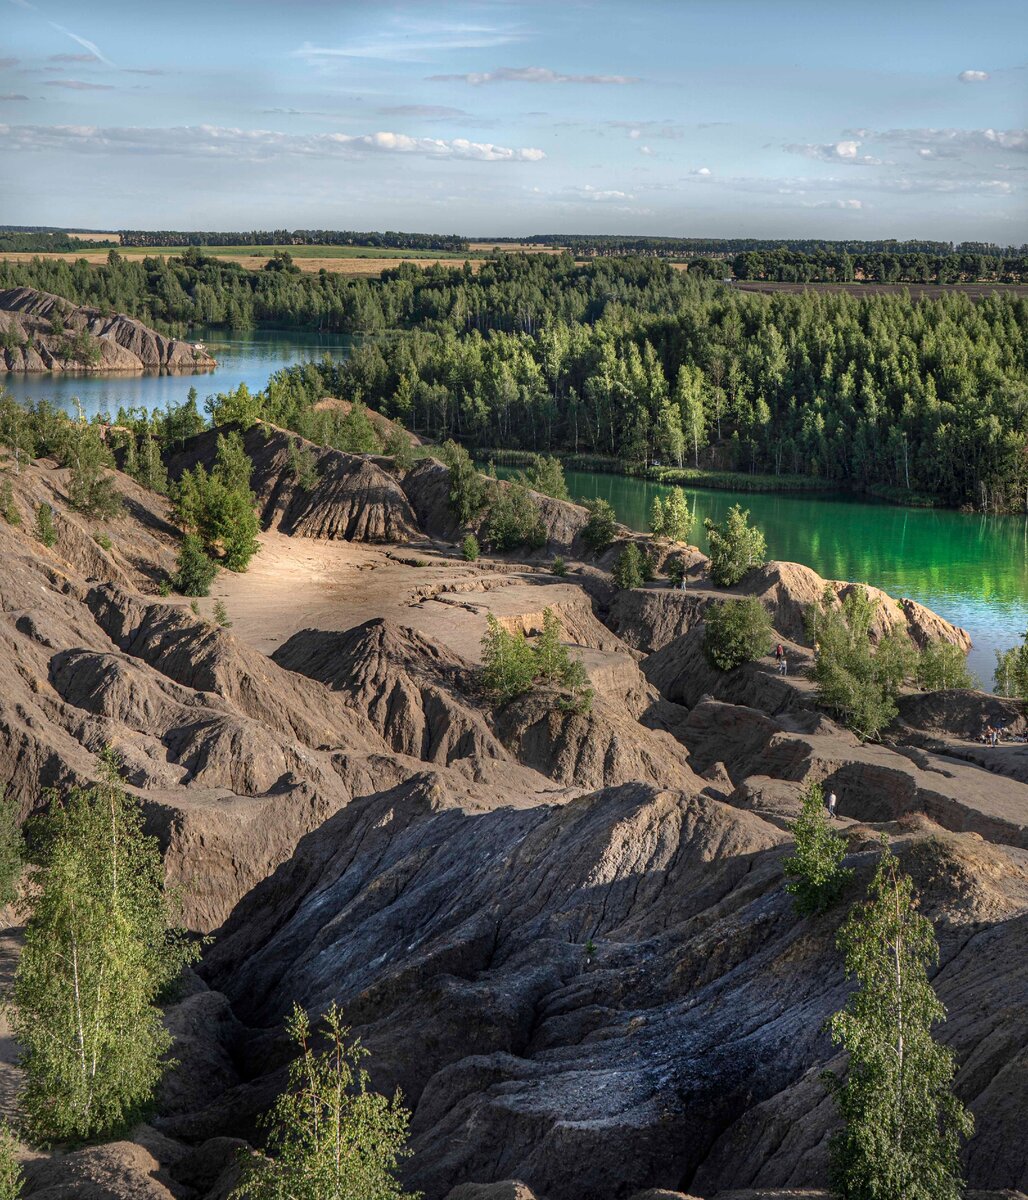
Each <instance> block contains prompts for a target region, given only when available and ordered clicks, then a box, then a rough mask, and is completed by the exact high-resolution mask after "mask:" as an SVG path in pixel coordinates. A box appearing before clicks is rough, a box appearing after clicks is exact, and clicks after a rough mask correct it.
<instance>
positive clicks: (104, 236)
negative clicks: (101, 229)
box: [68, 233, 121, 245]
mask: <svg viewBox="0 0 1028 1200" xmlns="http://www.w3.org/2000/svg"><path fill="white" fill-rule="evenodd" d="M68 237H70V238H71V239H72V241H74V242H114V244H115V245H117V244H118V242H120V241H121V234H120V233H69V234H68Z"/></svg>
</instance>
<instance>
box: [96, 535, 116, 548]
mask: <svg viewBox="0 0 1028 1200" xmlns="http://www.w3.org/2000/svg"><path fill="white" fill-rule="evenodd" d="M93 541H94V542H96V544H97V545H98V546H99V547H100V549H101V550H110V549H111V547H112V546H113V545H114V543H113V542H112V541H111V539H110V538H109V537H108V536H107V534H106V533H94V534H93Z"/></svg>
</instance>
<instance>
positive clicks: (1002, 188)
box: [718, 172, 1017, 196]
mask: <svg viewBox="0 0 1028 1200" xmlns="http://www.w3.org/2000/svg"><path fill="white" fill-rule="evenodd" d="M718 182H719V183H721V184H723V185H725V186H726V187H728V188H730V189H732V190H735V191H741V192H762V193H770V194H777V195H781V196H806V195H810V196H817V195H818V194H819V193H820V194H821V195H822V196H823V195H824V193H826V192H829V193H830V192H848V191H850V190H851V189H852V187H853V177H852V176H850V177H849V178H848V179H843V178H841V177H838V178H833V177H829V178H827V179H815V178H796V177H793V178H780V177H777V176H767V175H762V176H732V177H725V178H721V179H719V180H718ZM860 187H861V189H862V190H864V191H875V192H883V193H887V194H891V195H915V194H919V193H922V194H925V195H929V194H934V193H937V194H943V195H959V194H965V195H977V196H1009V195H1012V194H1013V193H1014V192H1015V191H1016V190H1017V189H1016V188H1015V187H1014V185H1013V184H1012V183H1009V182H1008V181H1007V180H1005V179H987V178H975V177H968V176H966V175H931V176H929V175H923V176H919V175H909V174H908V175H899V176H895V177H892V178H889V177H885V178H883V177H882V176H880V175H878V174H877V173H874V172H868V174H867V175H866V176H861V178H860Z"/></svg>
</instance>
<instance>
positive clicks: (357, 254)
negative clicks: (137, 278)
mask: <svg viewBox="0 0 1028 1200" xmlns="http://www.w3.org/2000/svg"><path fill="white" fill-rule="evenodd" d="M203 250H204V253H205V254H209V255H210V256H211V257H212V258H220V259H222V260H223V261H224V262H232V263H236V264H237V266H240V267H245V268H246V269H247V270H248V271H259V270H261V269H262V268H263V266H264V264H265V263H266V262H267V261H268V259H269V258H270V257H271V253H272V248H269V247H267V246H217V247H214V248H210V249H209V248H207V247H203ZM119 253H120V254H122V255H123V256H124V257H125V258H145V257H146V256H147V255H163V256H164V257H170V256H172V255H174V256H175V257H179V256H180V255H181V254H182V248H181V247H178V246H155V247H146V248H144V247H141V246H126V247H124V248H122V249H120V250H119ZM290 253H291V254H292V255H293V258H294V260H295V262H296V265H297V266H298V267H299V268H300V270H301V271H305V272H310V273H312V274H316V273H317V272H318V271H320V270H321V269H322V268H324V269H325V270H326V271H333V272H335V273H336V274H337V275H379V274H381V272H382V271H385V270H387V269H388V268H390V267H398V266H399V265H400V263H402V262H416V263H417V264H418V266H421V267H428V266H431V265H433V264H434V263H443V264H445V265H447V266H455V265H456V264H458V263H463V262H465V261H468V262H470V263H471V269H472V270H473V271H477V270H478V269H479V267H481V265H482V263H483V262H484V261H485V258H484V257H483V256H479V257H475V256H473V255H471V254H433V253H432V252H431V251H426V250H411V251H409V252H408V251H401V252H398V251H396V250H378V249H368V248H366V247H358V246H296V247H293V248H292V249H291V250H290ZM107 254H108V251H106V250H83V251H82V253H81V254H76V253H75V251H73V250H69V251H62V252H61V253H59V254H33V253H30V252H28V251H24V250H4V251H0V258H4V259H9V260H10V261H11V262H31V261H32V259H34V258H51V259H61V260H63V261H64V262H78V261H79V260H80V259H83V258H84V259H85V260H86V262H88V263H93V264H94V265H98V264H102V263H105V262H106V261H107Z"/></svg>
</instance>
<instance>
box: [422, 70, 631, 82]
mask: <svg viewBox="0 0 1028 1200" xmlns="http://www.w3.org/2000/svg"><path fill="white" fill-rule="evenodd" d="M428 78H429V79H430V80H431V81H433V82H435V83H470V84H473V85H474V86H476V87H477V86H479V85H480V84H483V83H604V84H607V83H609V84H626V83H639V82H640V80H639V79H638V77H636V76H634V75H562V74H561V73H560V72H559V71H553V70H551V69H550V68H549V67H497V68H496V69H495V70H493V71H480V72H479V71H472V72H470V73H468V74H466V75H429V77H428Z"/></svg>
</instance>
